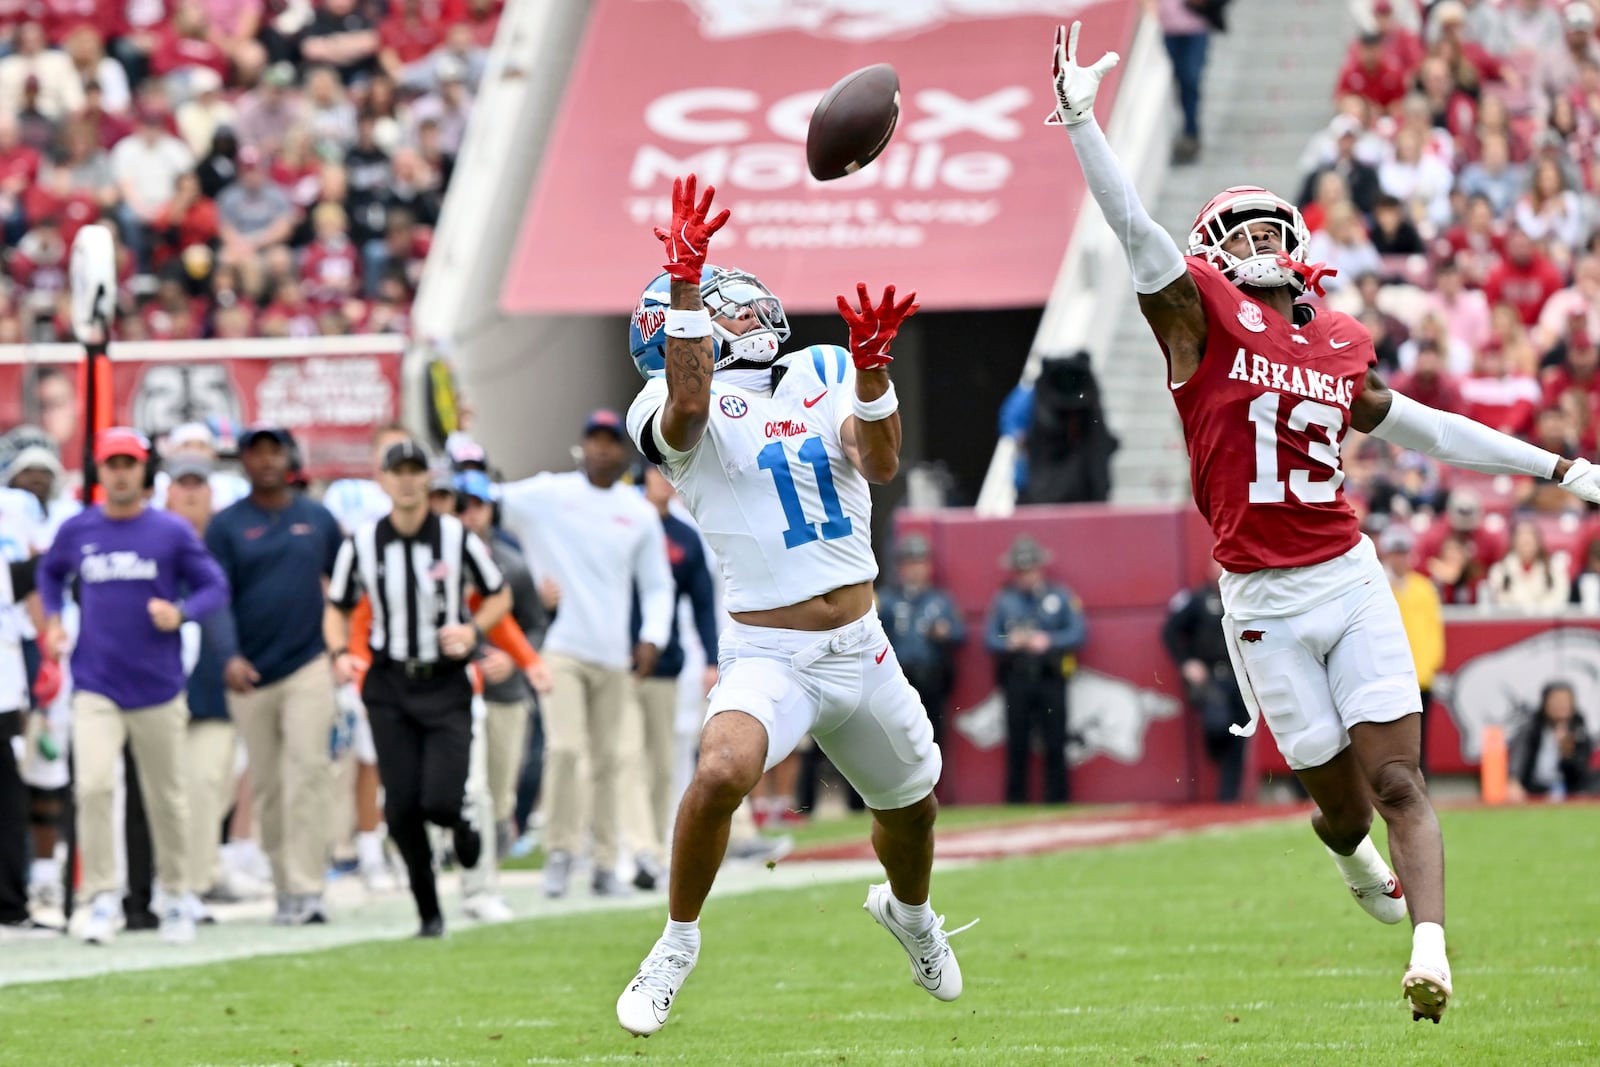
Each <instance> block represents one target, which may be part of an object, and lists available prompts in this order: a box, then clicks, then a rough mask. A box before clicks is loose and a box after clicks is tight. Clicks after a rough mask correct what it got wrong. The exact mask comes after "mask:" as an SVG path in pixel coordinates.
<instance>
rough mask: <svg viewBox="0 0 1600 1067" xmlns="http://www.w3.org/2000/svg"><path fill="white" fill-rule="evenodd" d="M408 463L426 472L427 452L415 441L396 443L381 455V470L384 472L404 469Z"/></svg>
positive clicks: (427, 465)
mask: <svg viewBox="0 0 1600 1067" xmlns="http://www.w3.org/2000/svg"><path fill="white" fill-rule="evenodd" d="M408 463H410V464H414V465H416V466H417V467H420V468H421V469H423V470H427V469H428V467H429V462H428V450H427V449H426V448H423V447H422V446H421V445H420V444H418V443H417V442H416V441H396V442H395V443H394V444H392V445H390V446H389V448H388V450H387V451H385V452H384V454H383V469H384V470H386V471H392V470H395V469H396V468H398V467H404V466H405V465H406V464H408Z"/></svg>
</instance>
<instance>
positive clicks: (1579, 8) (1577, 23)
mask: <svg viewBox="0 0 1600 1067" xmlns="http://www.w3.org/2000/svg"><path fill="white" fill-rule="evenodd" d="M1561 15H1562V20H1563V21H1564V22H1566V24H1567V29H1569V30H1592V29H1594V9H1593V8H1591V7H1590V6H1589V5H1588V4H1586V3H1584V2H1583V0H1573V2H1572V3H1570V4H1568V5H1567V6H1566V7H1564V8H1562V9H1561Z"/></svg>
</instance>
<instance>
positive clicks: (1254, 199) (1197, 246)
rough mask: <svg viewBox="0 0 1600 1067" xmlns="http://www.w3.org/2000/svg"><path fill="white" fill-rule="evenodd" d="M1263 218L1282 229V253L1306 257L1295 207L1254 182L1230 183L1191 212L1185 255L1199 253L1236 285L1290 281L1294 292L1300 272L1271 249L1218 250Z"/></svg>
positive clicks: (1307, 237) (1301, 287)
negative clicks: (1238, 253) (1234, 252)
mask: <svg viewBox="0 0 1600 1067" xmlns="http://www.w3.org/2000/svg"><path fill="white" fill-rule="evenodd" d="M1263 219H1265V220H1270V221H1273V222H1276V223H1278V224H1279V225H1280V226H1281V227H1282V230H1283V233H1282V241H1281V246H1282V248H1283V255H1284V256H1285V257H1287V258H1288V259H1290V260H1292V261H1294V262H1296V263H1304V262H1305V261H1306V246H1307V245H1308V244H1309V243H1310V241H1311V233H1310V231H1308V230H1307V229H1306V223H1305V220H1304V219H1303V218H1301V217H1300V209H1299V208H1297V207H1295V206H1294V205H1293V204H1291V203H1289V201H1287V200H1285V199H1283V197H1281V196H1277V195H1275V194H1273V193H1271V192H1269V191H1267V190H1266V189H1263V188H1261V187H1260V186H1259V185H1235V186H1233V187H1232V188H1231V189H1224V190H1223V191H1222V192H1220V193H1218V194H1217V195H1216V196H1214V197H1212V198H1211V199H1210V200H1208V201H1207V202H1206V206H1205V207H1203V208H1201V209H1200V214H1199V215H1197V216H1195V220H1194V229H1193V230H1192V231H1191V232H1190V234H1189V254H1190V255H1191V256H1200V257H1202V258H1203V259H1205V260H1207V261H1208V262H1209V263H1210V264H1211V265H1212V266H1214V267H1216V268H1217V269H1218V270H1219V271H1221V272H1222V274H1223V276H1224V277H1226V278H1228V279H1229V280H1230V281H1232V282H1234V283H1235V284H1239V283H1243V284H1245V285H1254V286H1259V287H1260V288H1262V289H1271V288H1275V287H1276V286H1280V285H1292V286H1294V290H1295V292H1296V293H1301V292H1304V291H1305V287H1306V279H1305V277H1304V275H1305V274H1306V272H1305V271H1301V270H1296V269H1294V268H1293V267H1290V266H1287V265H1285V264H1284V263H1283V262H1282V261H1281V260H1280V259H1279V256H1278V253H1276V252H1269V253H1261V254H1259V255H1250V256H1246V257H1244V258H1240V257H1238V256H1235V255H1232V254H1231V253H1228V252H1225V251H1223V247H1222V246H1223V245H1225V244H1227V243H1228V242H1229V241H1230V240H1231V239H1232V238H1233V237H1234V236H1235V235H1236V234H1238V233H1240V232H1241V231H1242V230H1243V229H1244V227H1245V226H1246V225H1247V224H1249V223H1251V222H1260V221H1262V220H1263Z"/></svg>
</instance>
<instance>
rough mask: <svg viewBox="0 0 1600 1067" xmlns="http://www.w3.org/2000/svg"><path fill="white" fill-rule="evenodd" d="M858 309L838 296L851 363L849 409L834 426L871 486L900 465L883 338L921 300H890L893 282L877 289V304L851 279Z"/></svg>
mask: <svg viewBox="0 0 1600 1067" xmlns="http://www.w3.org/2000/svg"><path fill="white" fill-rule="evenodd" d="M856 299H857V300H858V301H859V303H860V307H859V308H855V307H851V306H850V302H849V301H848V300H846V299H845V298H844V297H842V296H841V297H839V298H838V301H839V314H840V315H842V316H843V317H844V321H845V323H846V324H847V325H848V326H849V327H850V358H851V360H852V361H853V362H854V363H855V365H856V395H855V401H854V403H855V409H854V410H855V413H854V414H852V415H849V416H846V418H845V420H844V422H843V423H842V424H841V425H840V427H839V439H840V441H841V443H842V444H843V445H844V450H845V455H847V456H848V457H849V458H850V462H851V463H853V464H855V468H856V470H858V471H860V472H861V474H862V476H863V477H865V478H866V479H867V481H869V482H871V483H872V484H874V485H886V484H888V483H889V482H890V481H892V480H894V476H895V474H896V473H898V472H899V470H900V401H899V400H898V399H897V398H896V397H895V395H894V383H893V382H891V381H890V380H889V364H890V363H892V362H893V361H894V357H893V356H891V355H889V343H890V342H891V341H893V340H894V338H895V335H896V334H897V333H899V332H900V324H901V323H902V322H904V321H905V320H906V319H909V318H910V317H911V316H912V315H915V314H916V313H917V308H918V307H919V306H921V305H919V304H918V303H917V294H916V293H912V294H910V295H909V296H907V297H906V298H905V299H904V300H901V301H900V302H899V303H895V299H894V286H892V285H891V286H889V287H887V288H886V289H884V291H883V300H882V302H881V303H879V304H878V306H877V307H873V306H872V299H871V298H870V297H869V296H867V287H866V285H865V283H861V282H857V283H856Z"/></svg>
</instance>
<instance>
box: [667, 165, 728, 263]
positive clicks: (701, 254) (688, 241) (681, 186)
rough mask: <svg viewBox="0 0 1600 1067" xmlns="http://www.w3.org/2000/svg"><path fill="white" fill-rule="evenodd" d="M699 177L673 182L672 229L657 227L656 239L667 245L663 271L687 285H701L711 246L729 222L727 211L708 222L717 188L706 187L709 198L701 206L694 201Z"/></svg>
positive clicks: (692, 176)
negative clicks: (696, 182)
mask: <svg viewBox="0 0 1600 1067" xmlns="http://www.w3.org/2000/svg"><path fill="white" fill-rule="evenodd" d="M694 183H695V176H694V175H693V174H691V175H689V177H687V178H674V179H673V180H672V226H671V228H670V229H667V230H663V229H662V228H661V227H660V226H657V227H656V237H657V238H659V239H660V241H661V243H662V244H664V245H666V246H667V262H666V263H665V264H664V265H663V267H662V269H663V270H665V271H666V272H667V273H668V274H670V275H672V276H673V277H674V278H676V279H678V280H679V281H683V282H694V283H695V284H696V285H698V284H700V272H701V271H702V270H703V269H705V265H706V252H707V250H708V249H709V248H710V247H711V235H712V234H714V233H716V232H717V231H718V230H720V229H722V226H723V223H725V222H727V221H728V215H729V214H730V212H729V211H728V209H727V208H723V209H722V213H721V214H719V215H718V216H717V217H716V218H714V219H707V218H706V215H707V213H709V212H710V211H711V197H712V196H713V195H714V194H715V193H716V191H717V187H716V186H714V185H708V186H706V195H705V196H704V197H703V198H701V200H700V203H698V204H696V203H695V202H694Z"/></svg>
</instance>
